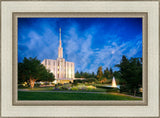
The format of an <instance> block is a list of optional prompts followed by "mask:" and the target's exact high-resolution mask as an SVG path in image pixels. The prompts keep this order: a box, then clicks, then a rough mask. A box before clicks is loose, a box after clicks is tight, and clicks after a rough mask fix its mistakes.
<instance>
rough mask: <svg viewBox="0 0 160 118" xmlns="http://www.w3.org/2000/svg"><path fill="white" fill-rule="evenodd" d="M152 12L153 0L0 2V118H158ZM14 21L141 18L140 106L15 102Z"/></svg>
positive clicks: (155, 16) (155, 24) (155, 5)
mask: <svg viewBox="0 0 160 118" xmlns="http://www.w3.org/2000/svg"><path fill="white" fill-rule="evenodd" d="M124 6H125V7H124ZM158 7H159V1H134V2H133V1H36V0H35V1H7V0H5V1H3V0H2V1H1V117H119V118H122V117H132V118H133V117H151V118H158V117H159V104H158V103H159V42H158V40H159V32H158V31H159V25H158V24H159V21H158V18H159V9H158ZM18 17H142V18H143V58H144V62H145V63H144V65H143V84H144V86H143V88H144V92H143V101H140V102H139V101H123V102H120V101H100V102H99V101H92V102H90V101H47V102H46V101H17V86H16V83H17V81H16V80H17V30H18V29H17V18H18ZM152 38H153V39H154V41H153V40H152ZM5 78H7V79H5ZM144 78H145V79H144ZM150 96H152V97H150ZM153 101H154V102H153ZM35 109H36V110H35ZM51 109H52V110H51ZM26 111H27V112H26ZM62 111H63V114H62ZM93 111H94V112H93ZM139 111H141V112H139Z"/></svg>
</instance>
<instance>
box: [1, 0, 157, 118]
mask: <svg viewBox="0 0 160 118" xmlns="http://www.w3.org/2000/svg"><path fill="white" fill-rule="evenodd" d="M7 1H12V0H7ZM13 1H14V0H13ZM15 1H19V0H15ZM24 1H28V0H24ZM31 1H41V0H31ZM46 1H48V0H46ZM60 1H63V0H60ZM71 1H72V0H71ZM79 1H85V0H79ZM88 1H90V0H88ZM100 1H103V0H100ZM116 1H121V0H116ZM124 1H127V0H124ZM138 1H141V0H138ZM142 1H157V0H142ZM0 6H1V2H0ZM159 11H160V10H159ZM159 18H160V16H159ZM0 21H1V19H0ZM0 26H1V22H0ZM159 28H160V23H159ZM0 36H1V33H0ZM0 43H1V42H0ZM159 44H160V42H159ZM0 53H1V50H0ZM159 58H160V52H159ZM0 60H1V58H0ZM0 65H1V63H0ZM159 67H160V65H159ZM1 69H2V66H1ZM159 72H160V71H159ZM0 74H1V72H0ZM0 83H1V82H0ZM159 90H160V86H159ZM0 94H1V92H0ZM159 95H160V91H159ZM0 101H1V97H0ZM159 107H160V100H159ZM0 110H1V109H0ZM159 112H160V109H159ZM0 113H1V112H0ZM0 116H1V114H0ZM159 117H160V116H159V115H158V117H148V118H159ZM37 118H38V117H37ZM77 118H78V117H77ZM108 118H109V117H108ZM110 118H111V117H110ZM112 118H117V117H112ZM119 118H126V117H119ZM130 118H135V117H130ZM141 118H142V117H141ZM144 118H146V117H144Z"/></svg>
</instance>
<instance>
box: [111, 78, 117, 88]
mask: <svg viewBox="0 0 160 118" xmlns="http://www.w3.org/2000/svg"><path fill="white" fill-rule="evenodd" d="M112 87H117V84H116V80H115V78H114V77H113V79H112Z"/></svg>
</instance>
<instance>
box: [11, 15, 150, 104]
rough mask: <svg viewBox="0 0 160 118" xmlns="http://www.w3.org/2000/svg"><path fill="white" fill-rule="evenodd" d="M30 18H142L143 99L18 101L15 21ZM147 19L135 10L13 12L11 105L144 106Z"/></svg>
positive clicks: (145, 99) (145, 100)
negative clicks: (108, 11)
mask: <svg viewBox="0 0 160 118" xmlns="http://www.w3.org/2000/svg"><path fill="white" fill-rule="evenodd" d="M22 17H23V18H31V17H34V18H35V17H36V18H38V17H40V18H42V17H43V18H44V17H50V18H51V17H52V18H60V17H61V18H62V17H65V18H69V17H70V18H73V17H74V18H78V17H81V18H111V17H112V18H116V17H119V18H122V17H123V18H126V17H127V18H136V17H139V18H142V35H143V36H142V37H143V38H142V41H143V44H142V45H143V51H142V52H143V53H142V54H143V79H142V83H143V84H142V85H143V91H144V92H143V99H142V101H141V100H140V101H139V100H133V101H127V100H126V101H120V100H108V101H107V100H96V101H94V100H91V101H85V100H82V101H77V100H75V101H73V100H67V101H65V100H64V101H57V100H50V101H46V100H43V101H38V100H37V101H29V100H23V101H19V100H18V98H17V96H18V93H17V88H18V87H17V73H18V70H17V55H18V54H17V52H18V48H17V44H18V37H17V33H18V28H17V27H18V25H17V22H18V18H22ZM147 20H148V15H147V13H140V12H137V13H136V12H135V13H127V12H126V13H125V12H124V13H91V12H90V13H82V12H77V13H73V12H71V13H63V12H62V13H38V12H37V13H26V12H25V13H23V12H21V13H20V12H19V13H16V12H15V13H13V14H12V28H13V29H12V31H13V33H12V34H13V35H12V39H13V44H12V47H13V48H12V50H13V52H12V58H13V62H12V63H13V68H12V70H13V72H12V73H13V75H12V77H13V79H12V90H13V91H12V96H13V102H12V103H13V105H15V106H19V105H27V106H35V105H36V106H37V105H38V106H39V105H43V106H53V105H58V106H67V105H77V106H78V105H80V106H84V105H87V106H117V105H118V106H130V105H131V106H132V105H133V106H138V105H142V106H146V105H147V104H148V101H147V100H148V99H147V98H148V95H147V93H148V90H147V88H148V87H147V85H148V84H147V81H148V77H147V73H148V72H147V71H148V68H147V67H148V65H147V63H148V61H147V56H148V52H147V50H146V49H147V48H148V47H147V45H148V42H147V40H148V39H147V29H148V28H147V27H148V24H147ZM144 78H145V79H144Z"/></svg>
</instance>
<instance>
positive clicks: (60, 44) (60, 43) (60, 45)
mask: <svg viewBox="0 0 160 118" xmlns="http://www.w3.org/2000/svg"><path fill="white" fill-rule="evenodd" d="M59 47H62V41H61V28H59Z"/></svg>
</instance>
